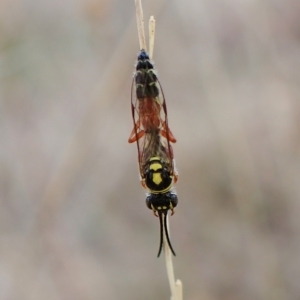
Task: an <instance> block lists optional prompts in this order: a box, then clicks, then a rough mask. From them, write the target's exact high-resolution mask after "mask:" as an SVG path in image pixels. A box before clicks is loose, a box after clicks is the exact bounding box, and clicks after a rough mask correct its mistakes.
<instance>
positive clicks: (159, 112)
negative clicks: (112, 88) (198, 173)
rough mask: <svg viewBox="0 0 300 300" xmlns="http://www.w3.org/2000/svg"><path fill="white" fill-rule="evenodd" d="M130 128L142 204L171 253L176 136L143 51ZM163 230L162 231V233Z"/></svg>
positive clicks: (129, 140) (133, 86)
mask: <svg viewBox="0 0 300 300" xmlns="http://www.w3.org/2000/svg"><path fill="white" fill-rule="evenodd" d="M131 112H132V119H133V129H132V132H131V134H130V136H129V139H128V142H129V143H134V142H136V144H137V149H138V163H139V171H140V178H141V184H142V186H143V187H144V188H145V189H147V190H148V194H147V197H146V205H147V207H148V208H149V209H151V210H152V211H153V213H154V215H155V216H157V217H159V221H160V245H159V251H158V255H157V256H158V257H159V256H160V253H161V250H162V246H163V234H164V233H165V236H166V239H167V243H168V245H169V247H170V250H171V251H172V253H173V255H174V256H175V252H174V250H173V247H172V245H171V242H170V238H169V234H168V228H167V215H168V212H169V210H170V211H171V215H173V214H174V208H175V207H176V206H177V204H178V197H177V194H176V193H175V191H174V189H173V184H174V183H176V182H177V180H178V173H177V171H176V168H175V160H174V154H173V149H172V146H171V143H175V142H176V138H175V137H174V135H173V133H172V132H171V130H170V128H169V125H168V118H167V116H168V115H167V106H166V101H165V97H164V94H163V90H162V88H161V85H160V83H159V80H158V78H157V74H156V71H155V69H154V66H153V64H152V63H151V61H150V59H149V56H148V54H147V52H146V51H145V50H141V52H140V54H139V55H138V59H137V64H136V71H135V74H134V78H133V82H132V88H131ZM163 229H164V232H163Z"/></svg>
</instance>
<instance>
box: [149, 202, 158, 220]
mask: <svg viewBox="0 0 300 300" xmlns="http://www.w3.org/2000/svg"><path fill="white" fill-rule="evenodd" d="M151 208H152V211H153V214H154V216H155V217H158V214H157V210H156V209H155V207H154V206H153V204H151Z"/></svg>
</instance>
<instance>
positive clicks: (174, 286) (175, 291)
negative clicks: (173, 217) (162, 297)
mask: <svg viewBox="0 0 300 300" xmlns="http://www.w3.org/2000/svg"><path fill="white" fill-rule="evenodd" d="M167 227H168V228H166V229H167V230H168V232H169V236H170V230H169V218H168V217H167ZM163 233H164V235H163V238H164V254H165V260H166V268H167V274H168V279H169V284H170V289H171V300H182V283H181V281H180V280H177V281H176V283H175V276H174V267H173V260H172V252H171V249H170V247H169V244H168V241H167V237H166V234H165V230H163Z"/></svg>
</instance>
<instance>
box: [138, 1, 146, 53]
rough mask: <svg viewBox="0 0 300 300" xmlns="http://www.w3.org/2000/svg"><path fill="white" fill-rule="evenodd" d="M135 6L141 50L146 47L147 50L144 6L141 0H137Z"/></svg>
mask: <svg viewBox="0 0 300 300" xmlns="http://www.w3.org/2000/svg"><path fill="white" fill-rule="evenodd" d="M135 8H136V22H137V29H138V36H139V42H140V50H142V49H144V50H145V51H147V45H146V37H145V29H144V15H143V7H142V2H141V0H135Z"/></svg>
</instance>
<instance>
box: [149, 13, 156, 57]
mask: <svg viewBox="0 0 300 300" xmlns="http://www.w3.org/2000/svg"><path fill="white" fill-rule="evenodd" d="M154 37H155V20H154V17H153V16H151V17H150V19H149V57H150V59H152V57H153V50H154Z"/></svg>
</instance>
